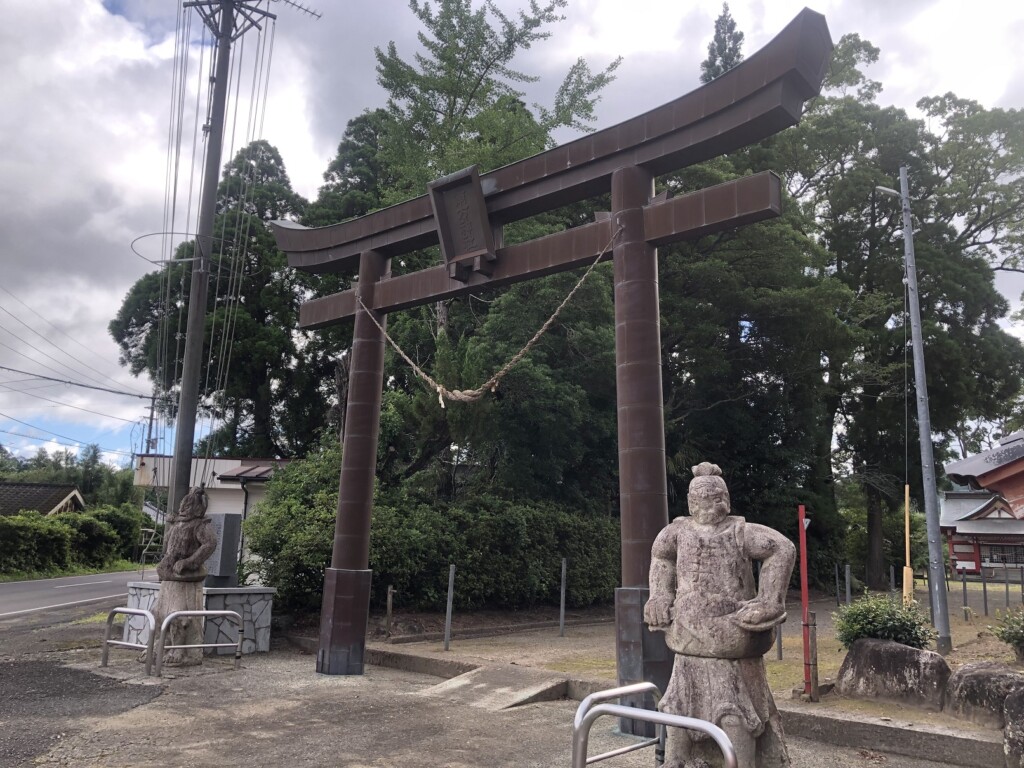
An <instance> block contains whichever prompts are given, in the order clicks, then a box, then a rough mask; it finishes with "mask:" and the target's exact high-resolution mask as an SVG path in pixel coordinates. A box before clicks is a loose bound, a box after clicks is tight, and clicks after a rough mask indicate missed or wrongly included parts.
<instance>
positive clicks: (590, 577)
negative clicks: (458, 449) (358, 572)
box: [370, 496, 619, 610]
mask: <svg viewBox="0 0 1024 768" xmlns="http://www.w3.org/2000/svg"><path fill="white" fill-rule="evenodd" d="M405 501H406V503H403V504H400V505H398V506H389V505H388V504H387V502H384V503H382V504H381V505H380V506H378V507H376V508H375V509H374V519H373V528H372V530H371V535H370V567H371V568H372V569H373V572H374V602H375V603H377V604H378V605H381V604H383V601H384V598H385V594H386V589H387V585H388V584H392V585H394V586H395V589H396V590H397V593H398V600H399V601H400V604H401V605H403V606H406V607H410V608H422V609H432V610H440V609H442V608H443V607H444V604H445V599H446V594H447V589H448V566H449V564H454V565H455V567H456V573H455V604H456V606H457V607H458V608H460V609H463V610H472V609H475V608H484V607H493V608H522V607H527V606H532V605H537V604H545V603H546V604H553V603H556V602H557V601H558V598H559V589H560V584H561V562H562V558H563V557H566V558H568V560H569V565H568V571H569V574H570V576H569V577H568V582H567V592H566V601H567V604H569V605H570V606H573V607H582V606H587V605H593V604H595V603H607V602H609V601H611V599H612V597H613V595H614V591H615V587H616V586H617V585H618V579H619V559H618V540H619V533H618V521H617V520H614V519H612V518H608V517H595V516H588V515H583V514H580V513H578V512H574V511H570V510H566V509H563V508H559V507H557V506H555V505H552V504H516V503H513V502H509V501H506V500H504V499H498V498H495V497H489V496H477V497H474V498H472V499H469V500H466V501H464V502H462V503H459V504H456V505H453V506H437V505H429V504H425V503H420V504H412V505H409V504H408V503H407V500H405Z"/></svg>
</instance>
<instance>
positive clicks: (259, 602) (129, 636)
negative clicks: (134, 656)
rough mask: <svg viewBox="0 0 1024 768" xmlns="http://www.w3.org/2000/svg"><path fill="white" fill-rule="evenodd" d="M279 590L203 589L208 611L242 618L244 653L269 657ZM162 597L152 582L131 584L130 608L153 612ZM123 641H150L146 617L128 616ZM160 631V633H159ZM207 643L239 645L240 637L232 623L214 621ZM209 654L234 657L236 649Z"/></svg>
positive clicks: (205, 638)
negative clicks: (234, 614)
mask: <svg viewBox="0 0 1024 768" xmlns="http://www.w3.org/2000/svg"><path fill="white" fill-rule="evenodd" d="M275 594H277V590H276V589H273V588H271V587H232V588H230V589H211V588H210V587H206V588H204V589H203V595H204V606H205V610H208V611H235V612H236V613H238V615H240V616H241V617H242V628H243V630H244V632H245V637H244V638H243V639H242V653H266V652H268V651H269V650H270V618H271V614H272V612H273V607H274V595H275ZM159 595H160V583H159V582H152V581H130V582H128V604H127V606H128V607H129V608H142V609H143V610H146V611H150V612H152V611H153V610H154V609H155V607H156V602H157V598H158V597H159ZM125 619H126V621H125V625H124V632H123V633H122V640H124V641H125V642H128V643H141V644H145V643H146V641H147V640H149V627H148V625H147V624H146V620H145V619H144V618H143V617H142V616H126V617H125ZM159 629H160V628H159V627H157V630H158V631H159ZM203 642H204V643H236V642H238V635H237V633H236V631H235V625H234V623H233V622H232V621H230V620H229V619H225V618H219V617H216V618H211V619H207V620H206V622H205V629H204V632H203ZM206 652H207V653H216V654H218V655H221V656H233V655H234V653H235V650H234V648H208V649H206Z"/></svg>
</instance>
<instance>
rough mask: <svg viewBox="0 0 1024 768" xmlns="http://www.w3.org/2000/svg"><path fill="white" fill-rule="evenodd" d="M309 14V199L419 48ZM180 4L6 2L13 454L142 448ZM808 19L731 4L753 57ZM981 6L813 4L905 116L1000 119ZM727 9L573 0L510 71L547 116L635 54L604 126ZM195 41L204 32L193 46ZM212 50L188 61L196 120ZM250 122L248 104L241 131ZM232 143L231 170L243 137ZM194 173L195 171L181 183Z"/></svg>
mask: <svg viewBox="0 0 1024 768" xmlns="http://www.w3.org/2000/svg"><path fill="white" fill-rule="evenodd" d="M303 2H304V3H305V4H306V5H309V6H312V7H315V8H316V9H317V10H319V11H320V12H321V13H322V18H320V19H319V20H316V19H313V18H311V17H310V16H307V15H305V14H303V13H300V12H297V11H295V10H293V9H291V8H289V7H287V6H286V4H285V3H284V2H280V1H278V0H274V2H270V5H269V7H270V10H271V11H272V12H274V13H276V14H277V16H278V20H277V22H276V24H274V25H272V26H271V25H268V26H267V28H266V31H267V34H268V35H269V34H270V32H271V31H272V32H273V41H274V45H273V58H272V65H271V67H270V76H269V90H268V92H267V94H268V95H267V100H266V105H267V108H266V113H265V118H264V120H263V131H262V137H263V138H266V139H267V140H268V141H270V142H271V143H272V144H274V145H275V146H276V147H277V148H278V149H279V150H280V151H281V154H282V156H283V157H284V160H285V163H286V165H287V168H288V172H289V175H290V176H291V180H292V183H293V186H294V188H295V189H296V191H298V192H299V193H301V194H303V195H304V196H306V197H308V198H311V197H314V196H315V195H316V191H317V187H318V186H319V184H320V183H321V182H322V177H321V174H322V173H323V171H324V169H325V168H326V166H327V163H328V162H329V161H330V159H331V158H332V157H333V156H334V153H335V150H336V147H337V144H338V141H339V139H340V137H341V135H342V133H343V131H344V129H345V124H346V122H347V121H348V120H349V119H350V118H352V117H353V116H355V115H357V114H359V113H360V112H361V111H363V110H364V109H367V108H373V107H376V106H380V105H382V103H383V95H382V92H381V90H380V88H379V87H378V86H377V85H376V82H375V74H374V56H373V49H374V46H385V45H386V44H387V43H388V41H389V40H394V41H395V43H396V44H397V46H398V48H399V52H400V53H402V54H403V55H405V56H408V55H410V54H411V53H412V52H413V51H414V50H415V48H416V37H415V36H416V31H417V22H416V20H415V19H414V17H413V16H412V14H411V12H410V11H409V10H408V8H407V5H406V3H405V2H403V1H402V0H378V1H377V2H365V1H362V2H360V1H357V2H338V1H337V0H303ZM498 4H499V6H501V7H502V8H505V9H509V10H511V9H514V8H516V7H518V5H519V3H518V2H516V0H499V3H498ZM264 5H266V4H264ZM179 6H180V3H179V2H177V0H106V2H101V0H0V11H2V12H3V18H4V24H3V25H2V26H0V105H2V106H0V444H2V445H4V446H6V447H7V448H8V449H10V450H13V451H15V452H17V453H19V454H22V455H32V454H34V453H35V452H36V451H37V450H38V449H39V448H40V447H45V448H47V449H48V450H50V451H52V450H54V449H59V448H60V447H62V446H65V445H66V446H70V447H72V450H74V449H75V448H74V446H76V445H78V444H84V443H89V442H96V443H98V444H99V445H100V446H101V447H102V448H103V449H104V450H105V451H106V452H107V456H108V458H109V459H110V460H112V461H123V460H125V459H127V457H128V456H129V455H130V454H131V452H132V451H133V450H136V451H137V450H139V449H140V445H141V440H142V438H143V436H144V431H145V426H146V415H147V406H148V400H147V399H146V397H147V396H148V393H149V383H148V381H146V380H140V379H134V378H132V377H131V376H130V375H129V374H128V373H127V372H126V371H125V370H123V369H122V368H120V367H119V366H118V364H117V349H116V347H115V345H114V343H113V341H112V340H111V339H110V337H109V335H108V333H107V331H106V326H107V324H108V323H109V321H110V319H111V318H112V317H113V316H114V314H115V313H116V311H117V309H118V307H119V306H120V303H121V299H122V298H123V296H124V294H125V292H126V291H127V290H128V288H129V287H130V286H131V285H132V283H133V282H134V281H135V280H137V279H138V278H139V277H141V276H142V275H143V274H145V273H146V272H148V271H151V270H152V269H154V267H153V265H152V264H151V263H150V262H148V261H146V260H145V259H144V258H143V257H146V258H148V259H152V260H156V259H159V258H160V256H161V239H160V238H159V237H156V238H146V239H143V240H142V241H140V243H139V244H137V245H136V248H137V249H138V250H139V251H140V253H141V254H142V256H139V255H136V254H135V253H134V252H133V250H132V248H131V247H130V245H131V243H132V242H133V241H134V240H135V239H136V238H138V237H139V236H141V235H146V234H149V233H154V232H160V231H162V230H163V229H164V223H163V222H164V200H165V190H166V178H167V166H168V163H167V155H168V139H167V137H168V126H169V115H170V112H171V104H172V99H171V89H172V82H173V70H174V66H173V63H174V54H175V44H174V40H175V23H176V16H177V14H178V8H179ZM802 6H803V2H800V1H798V0H733V1H732V2H731V3H730V8H731V11H732V14H733V16H734V18H735V19H736V21H737V24H738V25H739V28H740V29H741V30H742V31H743V32H744V33H745V35H746V40H745V43H744V51H745V53H746V54H748V55H749V54H751V53H753V52H754V51H756V50H757V49H758V48H760V47H761V46H762V45H763V44H764V43H765V42H767V41H768V40H769V39H771V37H773V36H774V35H775V34H776V33H777V32H778V31H779V30H780V29H782V27H784V26H785V25H786V23H788V22H789V21H790V20H791V19H792V18H793V16H795V15H796V14H797V13H798V12H799V10H800V9H801V7H802ZM969 8H970V10H969V12H965V4H964V3H963V2H962V0H903V1H902V2H899V3H894V2H890V1H889V0H821V1H820V2H818V3H817V4H816V5H815V6H814V9H815V10H817V11H819V12H821V13H823V14H825V17H826V18H827V20H828V23H829V27H830V29H831V31H832V37H833V39H834V40H838V39H839V37H841V36H842V35H844V34H846V33H850V32H856V33H859V34H860V35H861V36H862V37H864V38H866V39H868V40H870V41H871V42H873V43H874V44H875V45H877V46H878V47H880V48H881V51H882V55H881V59H880V61H879V63H878V64H877V65H876V66H875V67H874V68H873V70H872V71H871V72H870V75H871V76H872V77H874V78H875V79H877V80H880V81H881V82H882V83H883V84H884V86H885V90H884V92H883V94H882V97H881V100H882V101H883V102H884V103H892V104H896V105H898V106H902V107H906V108H907V109H910V110H912V109H913V105H914V103H915V102H916V101H917V100H918V99H919V98H920V97H922V96H926V95H933V94H939V93H945V92H947V91H953V92H955V93H957V94H958V95H960V96H964V97H970V98H973V99H976V100H978V101H980V102H981V103H982V104H984V105H985V106H990V107H993V106H1002V107H1019V106H1022V105H1024V58H1022V57H1019V56H1018V55H1017V54H1018V46H1019V41H1020V40H1022V39H1024V4H1021V5H1018V4H1016V3H1005V2H1002V0H975V1H974V2H972V3H971V4H970V6H969ZM720 11H721V4H720V2H718V0H708V1H707V2H691V3H683V2H679V0H631V2H623V0H570V3H569V8H568V9H567V10H566V12H565V15H566V20H565V21H564V22H563V23H562V24H561V25H560V26H559V27H557V29H556V32H555V36H554V38H553V39H552V40H550V41H548V42H547V43H542V44H539V45H538V46H536V47H535V48H534V49H533V50H531V51H529V52H528V53H526V54H525V55H524V56H523V57H522V58H521V59H520V60H519V61H518V62H517V65H518V66H519V68H520V69H522V70H524V71H527V72H530V73H532V74H535V75H538V76H539V77H540V80H539V82H537V83H536V84H533V85H531V86H530V87H529V93H528V100H530V101H536V102H540V103H550V100H551V97H552V95H553V93H554V90H555V88H556V87H557V85H558V84H559V83H560V81H561V77H562V74H564V72H565V70H566V69H567V68H568V67H569V66H570V65H571V64H572V62H573V61H575V59H576V58H577V57H578V56H585V57H587V59H588V60H589V61H590V62H591V64H592V66H593V67H594V68H599V67H601V66H603V65H605V64H606V63H607V62H609V61H610V60H612V59H613V58H614V57H616V56H619V55H621V56H623V57H624V61H623V64H622V66H621V67H620V69H619V73H618V78H617V80H616V81H615V82H614V83H613V84H612V85H611V86H610V87H609V88H608V89H607V90H606V91H605V93H604V96H603V99H602V101H601V103H600V105H599V108H598V117H599V120H598V123H597V125H596V126H595V127H598V128H600V127H603V126H606V125H611V124H614V123H616V122H619V121H621V120H623V119H626V118H628V117H631V116H633V115H635V114H637V113H640V112H642V111H645V110H647V109H649V108H651V107H654V106H657V105H659V104H661V103H664V102H665V101H668V100H669V99H672V98H675V97H676V96H678V95H680V94H682V93H685V92H687V91H689V90H692V89H693V88H695V87H696V86H697V85H698V79H697V78H698V74H699V64H700V61H701V60H702V59H703V58H704V57H705V56H706V52H707V44H708V41H709V40H710V38H711V34H712V31H713V25H714V19H715V17H716V16H717V15H718V14H719V12H720ZM198 29H199V22H198V20H197V21H196V22H195V23H194V26H193V30H194V35H193V36H194V37H198V32H197V30H198ZM268 39H269V38H268ZM257 40H258V37H257V35H256V33H254V32H251V33H249V34H247V35H246V37H245V41H246V45H247V46H248V47H249V50H248V53H249V55H250V56H251V55H252V54H253V51H254V50H255V49H256V47H257V46H256V43H257ZM200 48H201V47H200V46H198V45H194V46H192V48H191V56H192V62H193V67H192V73H191V75H190V79H189V80H188V81H187V85H188V88H189V89H190V92H189V94H188V95H187V96H186V99H185V103H186V106H187V108H186V110H185V112H186V118H187V116H188V115H189V114H190V113H191V112H192V110H193V107H194V101H195V93H196V91H195V90H194V89H195V88H196V79H197V78H196V77H195V76H194V75H195V74H196V73H197V72H199V71H200V70H199V66H198V59H197V57H198V56H199V54H200ZM981 62H983V66H979V64H980V63H981ZM245 71H246V70H244V71H243V82H248V81H247V80H244V78H245V77H249V75H247V74H245ZM981 73H983V75H982V74H981ZM244 110H245V106H244V99H243V107H242V114H243V117H242V119H241V122H242V123H243V124H244V123H245V118H244ZM186 124H187V125H191V123H188V120H187V119H186ZM189 130H191V129H189ZM243 135H244V132H243V131H242V130H241V128H239V130H238V131H237V132H236V138H235V140H234V147H235V148H237V147H239V146H242V145H243V144H244V143H245V141H244V138H243ZM568 138H571V137H570V136H568V135H566V136H564V137H562V139H563V140H564V139H568ZM225 146H226V149H225V159H227V158H228V156H229V153H230V149H231V146H232V144H231V140H230V138H229V140H228V141H226V145H225ZM190 151H191V150H190V149H189V147H188V145H187V143H186V146H185V150H184V157H185V158H186V159H187V158H188V157H189V152H190ZM187 174H188V168H187V163H185V164H184V165H183V170H182V171H181V177H182V178H183V177H184V176H187ZM184 207H185V206H184V205H182V208H184ZM184 226H185V225H184V222H182V223H181V225H180V226H179V227H178V228H182V227H184ZM193 226H194V225H193ZM1001 287H1002V289H1003V290H1004V291H1005V292H1006V293H1007V294H1008V295H1009V296H1010V297H1011V298H1012V299H1014V300H1017V299H1019V297H1020V294H1021V292H1022V291H1024V283H1022V281H1017V282H1011V281H1007V282H1004V283H1001ZM1017 332H1018V333H1019V332H1020V329H1017ZM21 372H26V373H29V374H39V375H42V376H46V377H49V378H50V379H56V380H58V381H52V380H47V379H42V378H38V377H37V376H30V375H26V373H21ZM62 381H73V382H77V383H84V384H88V385H90V386H93V387H99V388H106V389H112V390H117V391H118V392H119V393H127V394H114V393H110V392H104V391H101V390H100V389H87V388H83V387H77V386H72V385H69V384H65V383H61V382H62ZM132 394H134V395H137V396H136V397H133V396H131V395H132ZM160 448H161V450H169V447H168V446H167V445H161V446H160Z"/></svg>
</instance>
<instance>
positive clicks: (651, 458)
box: [274, 9, 832, 690]
mask: <svg viewBox="0 0 1024 768" xmlns="http://www.w3.org/2000/svg"><path fill="white" fill-rule="evenodd" d="M831 49H832V41H831V38H830V36H829V31H828V27H827V25H826V23H825V19H824V17H823V16H822V15H820V14H818V13H815V12H814V11H811V10H808V9H804V10H803V11H801V13H800V14H799V15H798V16H797V17H796V18H795V19H794V20H793V21H792V22H790V24H789V25H788V26H787V27H786V28H785V29H784V30H783V31H782V32H781V33H780V34H779V35H778V36H777V37H776V38H775V39H774V40H772V41H771V42H770V43H769V44H768V45H766V46H765V47H764V48H762V49H761V50H760V51H758V52H757V53H755V54H754V55H753V56H751V57H750V58H748V59H747V60H746V61H744V62H742V63H741V64H739V65H738V66H736V67H735V68H734V69H731V70H729V71H728V72H726V73H725V74H724V75H722V76H721V77H719V78H718V79H716V80H714V81H713V82H711V83H709V84H707V85H705V86H703V87H701V88H698V89H697V90H695V91H692V92H691V93H688V94H686V95H685V96H682V97H681V98H678V99H676V100H675V101H672V102H669V103H668V104H665V105H663V106H661V107H658V108H657V109H653V110H651V111H650V112H647V113H646V114H643V115H640V116H638V117H634V118H632V119H631V120H627V121H625V122H623V123H620V124H618V125H615V126H612V127H611V128H606V129H604V130H602V131H599V132H597V133H593V134H590V135H588V136H584V137H583V138H580V139H577V140H575V141H573V142H570V143H568V144H565V145H563V146H560V147H556V148H555V149H552V150H549V151H547V152H543V153H541V154H539V155H535V156H533V157H530V158H527V159H525V160H521V161H520V162H517V163H513V164H512V165H508V166H505V167H504V168H499V169H497V170H494V171H491V172H489V173H486V174H483V175H482V176H478V175H477V173H476V170H475V169H466V170H465V171H461V172H459V173H456V174H453V175H452V176H449V177H446V178H445V179H441V180H439V181H436V182H434V183H432V184H431V185H430V193H429V195H424V196H422V197H418V198H415V199H413V200H409V201H407V202H404V203H401V204H399V205H395V206H392V207H390V208H385V209H383V210H379V211H375V212H374V213H370V214H367V215H366V216H362V217H360V218H357V219H353V220H350V221H346V222H343V223H341V224H335V225H332V226H328V227H321V228H316V229H307V228H304V227H300V226H297V225H295V224H293V223H290V222H276V223H275V226H274V234H275V237H276V238H277V243H278V246H279V247H280V248H281V250H283V251H285V252H286V253H287V254H288V263H289V264H290V265H291V266H293V267H296V268H298V269H302V270H305V271H307V272H312V273H324V272H342V271H346V270H352V269H354V268H356V266H358V271H359V281H358V283H357V285H356V287H355V288H353V289H351V290H347V291H343V292H341V293H337V294H334V295H332V296H327V297H324V298H320V299H314V300H312V301H308V302H305V303H304V304H303V305H302V307H301V310H300V316H299V324H300V326H301V327H302V328H322V327H324V326H327V325H330V324H332V323H335V322H338V321H340V320H342V319H343V318H346V317H350V316H353V315H354V316H355V330H354V333H353V342H352V351H351V363H350V370H349V390H348V410H347V417H346V422H345V435H344V452H343V456H342V466H341V477H340V486H339V495H338V516H337V521H336V527H335V534H334V549H333V553H332V556H331V565H330V567H329V568H327V569H326V575H325V577H324V595H323V609H322V613H321V619H320V645H319V651H318V653H317V662H316V668H317V671H318V672H321V673H324V674H362V672H363V658H364V650H365V637H366V624H367V615H368V606H369V598H370V574H371V572H370V570H369V541H370V538H369V536H370V513H371V509H372V504H373V485H374V475H375V470H376V456H377V438H378V430H379V421H380V405H381V395H382V390H383V374H384V343H385V339H384V335H383V332H382V327H383V326H384V325H385V324H386V322H387V314H388V313H389V312H394V311H396V310H400V309H407V308H409V307H414V306H417V305H420V304H426V303H429V302H435V301H438V300H439V299H444V298H449V297H453V296H460V295H463V294H467V293H470V292H472V291H474V290H476V289H478V288H481V287H483V286H499V285H505V284H509V283H513V282H517V281H520V280H528V279H531V278H535V277H540V276H542V275H548V274H553V273H555V272H560V271H563V270H568V269H572V268H574V267H578V266H581V265H584V264H586V263H588V262H592V261H593V260H595V259H596V258H598V256H599V255H600V254H601V252H602V248H603V247H604V246H605V244H606V243H608V242H609V241H610V240H611V239H612V236H613V234H614V233H616V232H617V233H618V236H617V238H616V239H615V241H614V248H613V249H612V258H613V260H614V285H615V294H614V297H615V382H616V390H617V395H616V396H617V411H618V436H619V448H618V450H619V498H620V513H621V530H622V533H621V536H622V587H621V588H620V589H617V590H616V596H615V601H616V625H617V637H618V640H617V663H618V677H619V680H620V681H621V682H622V683H623V684H626V683H631V682H638V681H641V680H645V679H647V680H651V679H655V680H658V679H662V678H663V679H662V684H663V686H662V689H663V690H664V682H666V681H667V679H668V673H669V671H670V669H671V658H670V654H668V652H667V650H666V649H665V648H664V645H663V642H660V643H659V641H660V639H661V638H662V636H661V635H655V636H651V635H648V634H647V632H646V629H645V627H644V624H643V615H642V609H643V603H644V601H645V599H646V593H647V577H648V570H649V568H650V558H651V545H652V544H653V542H654V538H655V536H656V535H657V534H658V532H659V531H660V530H661V529H662V528H663V527H664V526H665V525H667V524H668V497H667V486H666V468H665V433H664V417H663V402H662V386H661V332H660V316H659V309H658V261H657V250H656V247H657V246H658V245H663V244H666V243H671V242H675V241H678V240H684V239H695V238H697V237H700V236H702V235H706V234H710V233H713V232H719V231H722V230H725V229H731V228H734V227H738V226H741V225H744V224H749V223H752V222H756V221H760V220H763V219H766V218H770V217H773V216H778V215H779V213H780V206H781V184H780V181H779V178H778V177H777V176H775V175H774V174H772V173H761V174H757V175H754V176H748V177H744V178H742V179H738V180H736V181H732V182H728V183H726V184H720V185H718V186H715V187H711V188H708V189H703V190H700V191H698V192H694V193H691V194H687V195H683V196H680V197H677V198H675V199H672V200H663V199H655V198H654V181H653V180H654V177H655V176H657V175H659V174H665V173H669V172H672V171H676V170H679V169H681V168H685V167H687V166H690V165H693V164H695V163H699V162H702V161H704V160H707V159H709V158H712V157H716V156H719V155H722V154H724V153H726V152H730V151H732V150H736V149H739V148H741V147H744V146H746V145H748V144H751V143H753V142H756V141H760V140H761V139H764V138H766V137H768V136H771V135H772V134H774V133H777V132H779V131H781V130H783V129H784V128H786V127H788V126H791V125H795V124H796V123H797V122H798V121H799V119H800V116H801V112H802V109H803V103H804V102H805V101H806V100H807V99H809V98H811V97H813V96H816V95H817V94H818V93H819V92H820V89H821V82H822V79H823V77H824V74H825V70H826V67H827V65H828V61H829V58H830V52H831ZM609 188H610V189H611V198H612V211H611V214H610V216H604V217H599V218H598V220H597V221H595V222H593V223H591V224H587V225H585V226H580V227H576V228H574V229H569V230H566V231H564V232H559V233H557V234H553V235H548V236H547V237H541V238H538V239H536V240H531V241H529V242H526V243H521V244H519V245H513V246H508V247H503V243H502V226H503V225H504V224H506V223H508V222H511V221H516V220H518V219H523V218H526V217H528V216H532V215H535V214H537V213H540V212H543V211H547V210H550V209H553V208H557V207H560V206H564V205H567V204H569V203H572V202H576V201H579V200H583V199H586V198H588V197H592V196H594V195H598V194H602V193H605V192H607V191H608V190H609ZM438 242H440V244H441V251H442V255H443V257H444V261H445V263H444V264H441V265H439V266H436V267H432V268H428V269H423V270H420V271H419V272H414V273H411V274H406V275H401V276H396V277H391V274H390V259H391V258H392V257H395V256H399V255H401V254H404V253H408V252H410V251H413V250H416V249H420V248H424V247H427V246H430V245H434V244H436V243H438ZM360 303H361V304H362V305H364V306H365V309H364V307H363V306H360ZM370 312H373V314H374V316H375V317H376V319H377V321H378V323H379V324H380V327H378V325H377V323H374V321H373V319H372V318H371V317H370V316H369V313H370Z"/></svg>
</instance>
